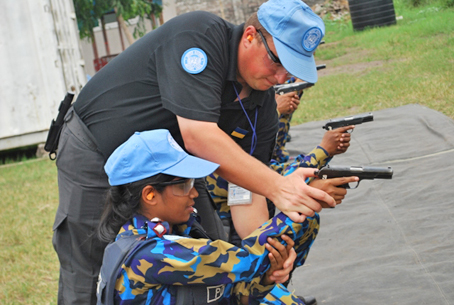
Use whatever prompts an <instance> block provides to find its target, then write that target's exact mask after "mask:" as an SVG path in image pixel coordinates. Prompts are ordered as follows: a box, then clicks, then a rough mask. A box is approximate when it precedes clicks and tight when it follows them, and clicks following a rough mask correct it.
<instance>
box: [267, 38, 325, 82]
mask: <svg viewBox="0 0 454 305" xmlns="http://www.w3.org/2000/svg"><path fill="white" fill-rule="evenodd" d="M273 42H274V46H275V47H276V51H277V54H278V57H279V60H280V61H281V63H282V65H283V66H284V68H285V69H286V70H287V71H288V72H289V73H290V74H292V75H294V76H296V77H297V78H299V79H301V80H304V81H306V82H308V83H316V82H317V80H318V75H317V66H316V64H315V59H314V56H313V55H311V56H310V57H309V56H303V55H301V53H298V52H296V51H294V50H293V49H292V48H290V47H288V46H286V45H285V44H284V43H282V42H281V41H280V40H279V39H278V38H275V37H273Z"/></svg>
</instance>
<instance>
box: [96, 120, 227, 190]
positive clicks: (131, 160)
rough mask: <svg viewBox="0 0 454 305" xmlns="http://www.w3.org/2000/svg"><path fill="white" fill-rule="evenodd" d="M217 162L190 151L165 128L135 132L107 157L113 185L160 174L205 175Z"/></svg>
mask: <svg viewBox="0 0 454 305" xmlns="http://www.w3.org/2000/svg"><path fill="white" fill-rule="evenodd" d="M218 167H219V165H218V164H216V163H213V162H210V161H207V160H203V159H200V158H197V157H194V156H191V155H189V154H187V153H186V152H185V151H184V150H183V149H182V148H181V147H180V146H179V145H178V143H177V142H176V141H175V140H174V139H173V137H172V135H171V134H170V132H169V131H168V130H166V129H156V130H150V131H143V132H138V131H137V132H135V133H134V134H133V135H132V136H131V137H130V138H129V139H128V140H127V141H126V142H124V143H123V144H122V145H120V146H119V147H118V148H117V149H115V151H114V152H113V153H112V154H111V155H110V157H109V159H107V162H106V165H104V170H105V171H106V174H107V176H108V177H109V183H110V185H112V186H114V185H121V184H127V183H131V182H136V181H139V180H142V179H145V178H149V177H152V176H155V175H157V174H167V175H171V176H175V177H182V178H202V177H205V176H208V175H209V174H211V173H212V172H214V171H215V170H216V169H217V168H218Z"/></svg>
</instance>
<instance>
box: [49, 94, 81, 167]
mask: <svg viewBox="0 0 454 305" xmlns="http://www.w3.org/2000/svg"><path fill="white" fill-rule="evenodd" d="M73 98H74V93H73V92H68V93H66V96H65V98H64V99H63V101H61V103H60V106H59V107H58V115H57V118H56V119H55V120H52V122H51V123H50V128H49V133H48V134H47V140H46V144H44V149H45V150H46V151H48V152H49V158H50V159H51V160H55V159H56V158H57V148H58V140H59V138H60V132H61V129H62V127H63V119H64V117H65V115H66V113H67V112H68V109H69V108H70V107H71V103H72V101H73Z"/></svg>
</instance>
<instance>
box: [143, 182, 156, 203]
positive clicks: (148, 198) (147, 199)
mask: <svg viewBox="0 0 454 305" xmlns="http://www.w3.org/2000/svg"><path fill="white" fill-rule="evenodd" d="M155 193H156V190H155V189H154V188H153V187H152V186H151V185H147V186H146V187H144V188H143V189H142V200H143V202H144V203H146V204H150V205H155V204H156V199H155Z"/></svg>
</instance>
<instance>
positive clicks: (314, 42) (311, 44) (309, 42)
mask: <svg viewBox="0 0 454 305" xmlns="http://www.w3.org/2000/svg"><path fill="white" fill-rule="evenodd" d="M322 38H323V34H322V30H320V28H318V27H313V28H310V29H309V30H307V31H306V33H304V35H303V48H304V50H306V51H308V52H312V51H314V50H315V48H317V46H318V44H319V43H320V40H322Z"/></svg>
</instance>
